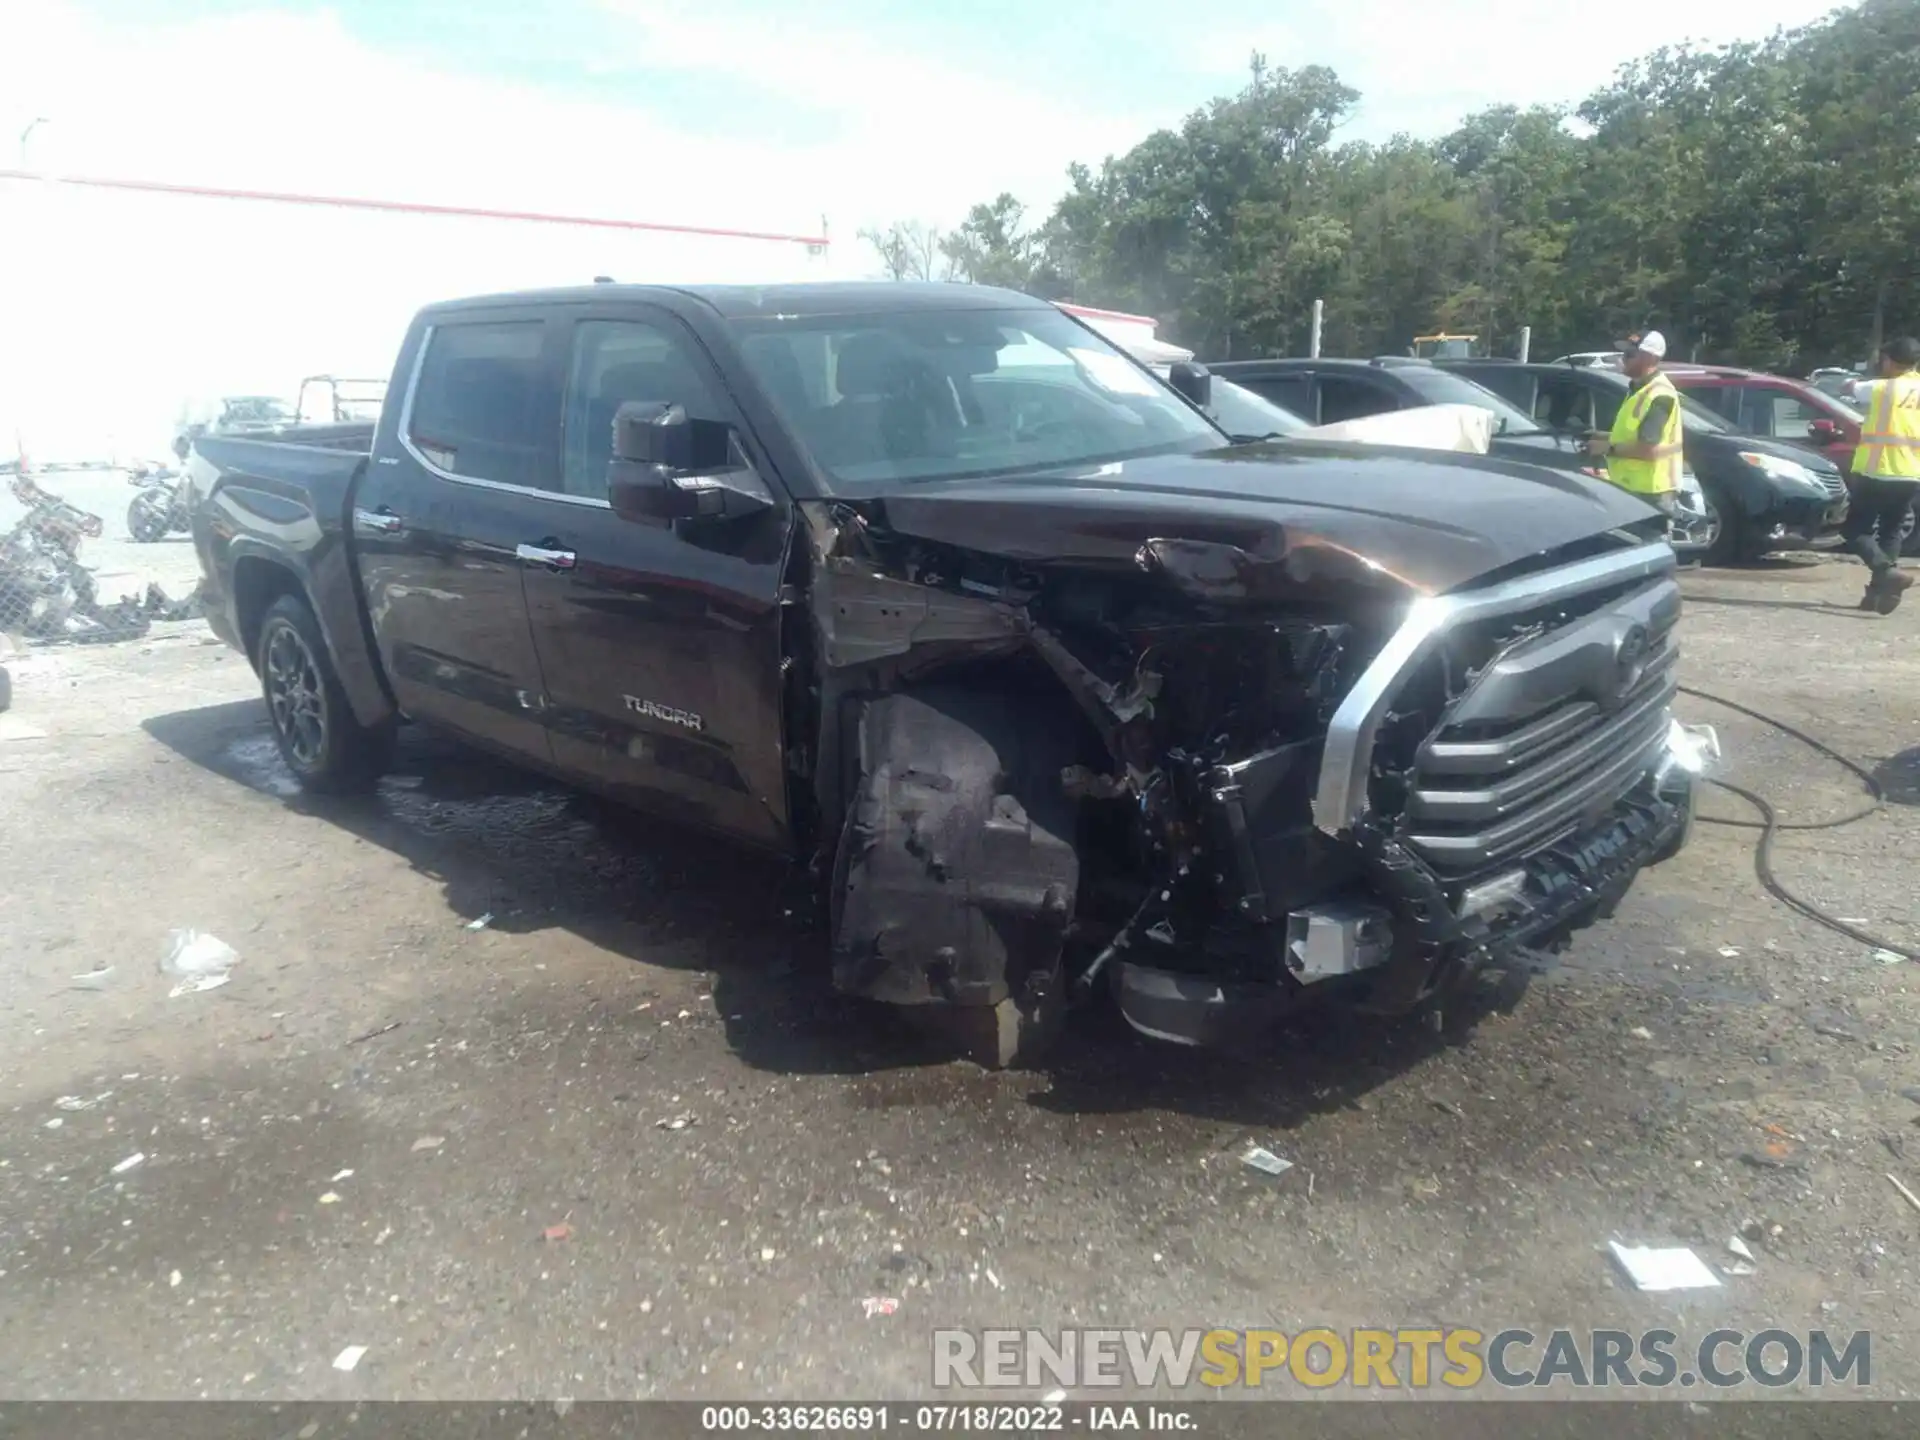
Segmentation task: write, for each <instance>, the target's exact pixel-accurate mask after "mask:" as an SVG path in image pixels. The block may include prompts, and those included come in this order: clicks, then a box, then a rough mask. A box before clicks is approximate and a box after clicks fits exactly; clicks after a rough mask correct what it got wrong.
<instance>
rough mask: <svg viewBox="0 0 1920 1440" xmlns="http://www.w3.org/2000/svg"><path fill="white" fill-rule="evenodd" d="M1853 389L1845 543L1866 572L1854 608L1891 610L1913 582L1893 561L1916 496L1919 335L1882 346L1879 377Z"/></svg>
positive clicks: (1919, 473)
mask: <svg viewBox="0 0 1920 1440" xmlns="http://www.w3.org/2000/svg"><path fill="white" fill-rule="evenodd" d="M1853 393H1854V404H1855V405H1857V406H1859V407H1860V408H1861V409H1862V410H1864V411H1865V412H1866V419H1865V420H1864V421H1863V422H1862V423H1861V426H1860V444H1859V446H1858V448H1856V449H1855V450H1854V452H1853V464H1852V467H1851V468H1852V471H1853V501H1852V504H1851V505H1850V506H1849V508H1848V510H1847V523H1846V528H1845V531H1844V534H1845V537H1846V546H1847V549H1849V550H1851V551H1852V552H1853V553H1854V554H1855V555H1858V556H1859V557H1860V558H1861V559H1862V560H1864V561H1866V563H1867V568H1868V569H1869V570H1871V571H1872V572H1873V576H1872V578H1871V579H1870V580H1868V581H1867V593H1866V594H1864V595H1862V596H1861V597H1860V608H1861V609H1862V610H1877V611H1879V612H1880V613H1881V614H1882V615H1891V614H1892V613H1893V611H1894V609H1895V608H1896V607H1897V606H1898V605H1899V604H1900V597H1901V596H1902V595H1904V594H1906V592H1907V590H1908V588H1909V587H1910V586H1911V585H1912V584H1913V577H1912V576H1911V575H1906V574H1902V573H1901V571H1900V569H1899V563H1900V532H1901V530H1902V529H1903V528H1904V527H1905V525H1906V520H1907V516H1908V515H1909V514H1910V513H1912V511H1913V506H1914V501H1915V500H1916V499H1920V340H1915V339H1913V338H1912V337H1907V338H1905V339H1900V340H1895V341H1893V342H1892V343H1891V344H1888V345H1886V346H1884V347H1882V349H1881V351H1880V378H1879V379H1878V380H1870V381H1867V382H1866V383H1865V384H1862V385H1856V386H1855V387H1854V392H1853Z"/></svg>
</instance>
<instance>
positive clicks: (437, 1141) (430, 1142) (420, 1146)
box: [410, 1135, 447, 1155]
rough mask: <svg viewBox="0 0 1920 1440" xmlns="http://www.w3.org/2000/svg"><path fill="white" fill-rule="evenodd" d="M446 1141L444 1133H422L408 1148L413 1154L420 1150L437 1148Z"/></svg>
mask: <svg viewBox="0 0 1920 1440" xmlns="http://www.w3.org/2000/svg"><path fill="white" fill-rule="evenodd" d="M446 1143H447V1137H446V1136H444V1135H422V1136H421V1137H420V1138H419V1139H418V1140H416V1141H414V1142H413V1144H412V1146H411V1147H410V1148H411V1149H412V1151H413V1153H414V1154H416V1155H418V1154H419V1153H420V1152H421V1151H422V1150H438V1149H439V1148H440V1147H441V1146H442V1145H444V1144H446Z"/></svg>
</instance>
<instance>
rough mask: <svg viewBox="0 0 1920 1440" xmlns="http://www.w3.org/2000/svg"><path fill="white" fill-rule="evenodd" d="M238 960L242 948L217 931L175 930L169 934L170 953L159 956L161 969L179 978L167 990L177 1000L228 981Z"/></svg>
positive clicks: (164, 973)
mask: <svg viewBox="0 0 1920 1440" xmlns="http://www.w3.org/2000/svg"><path fill="white" fill-rule="evenodd" d="M239 963H240V952H239V951H238V950H235V949H234V948H233V947H232V946H231V945H229V944H227V942H226V941H224V940H222V939H220V938H219V937H218V936H217V935H206V934H202V933H201V932H200V931H198V930H173V931H169V932H168V934H167V953H166V954H164V955H162V956H161V957H160V973H161V974H163V975H171V976H173V977H174V979H175V980H177V981H178V982H179V983H178V984H176V985H175V986H174V987H173V989H171V990H169V991H168V992H167V997H168V998H169V999H173V1000H177V999H179V998H180V997H181V996H182V995H197V994H198V993H200V992H201V991H202V990H213V989H216V988H217V987H219V986H221V985H224V984H226V983H227V981H228V980H230V979H232V978H233V975H232V971H233V967H234V966H235V965H237V964H239Z"/></svg>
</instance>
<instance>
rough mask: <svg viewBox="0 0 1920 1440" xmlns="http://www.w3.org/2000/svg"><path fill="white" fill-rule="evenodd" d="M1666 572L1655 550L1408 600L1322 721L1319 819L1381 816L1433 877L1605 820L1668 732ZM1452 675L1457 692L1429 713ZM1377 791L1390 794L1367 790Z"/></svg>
mask: <svg viewBox="0 0 1920 1440" xmlns="http://www.w3.org/2000/svg"><path fill="white" fill-rule="evenodd" d="M1674 568H1675V560H1674V555H1673V550H1672V548H1671V547H1670V546H1668V545H1667V544H1665V543H1664V542H1658V543H1654V544H1646V545H1639V546H1635V547H1633V548H1631V549H1626V550H1618V551H1613V552H1610V553H1607V554H1603V555H1597V556H1593V557H1591V558H1588V559H1585V560H1579V561H1575V562H1573V563H1570V564H1566V565H1561V566H1558V567H1555V568H1553V569H1548V570H1541V571H1536V572H1534V573H1531V574H1527V575H1521V576H1518V577H1516V578H1514V579H1511V580H1507V581H1504V582H1501V583H1499V584H1497V585H1492V586H1488V587H1485V588H1483V589H1481V590H1477V591H1464V592H1459V593H1456V594H1452V595H1441V596H1432V597H1429V598H1426V599H1423V600H1419V601H1416V602H1415V603H1414V605H1413V607H1412V609H1411V610H1410V611H1409V613H1408V616H1407V618H1406V620H1405V621H1404V622H1403V623H1402V624H1401V626H1400V628H1399V630H1398V631H1396V632H1395V634H1394V635H1393V636H1392V637H1391V638H1390V639H1389V640H1388V642H1387V644H1386V645H1385V646H1384V647H1383V648H1382V650H1381V651H1380V653H1379V654H1378V655H1377V656H1376V657H1375V658H1374V659H1373V661H1372V662H1371V663H1370V664H1369V665H1368V667H1367V669H1366V671H1365V672H1364V673H1363V674H1362V675H1361V677H1360V679H1359V681H1358V682H1357V683H1356V684H1355V685H1354V687H1353V689H1352V690H1351V691H1350V692H1349V693H1348V695H1347V697H1346V698H1345V699H1344V700H1343V701H1342V702H1341V704H1340V708H1339V710H1338V712H1336V714H1335V715H1334V719H1333V723H1332V725H1331V726H1330V727H1329V729H1328V733H1327V741H1326V746H1325V749H1324V751H1323V754H1322V759H1321V768H1320V777H1319V784H1318V787H1317V789H1316V791H1315V795H1314V823H1315V825H1316V826H1317V827H1319V829H1320V830H1322V831H1323V832H1324V833H1326V834H1329V835H1341V834H1345V833H1348V832H1350V831H1351V830H1353V829H1354V828H1355V827H1356V826H1358V825H1360V824H1361V823H1362V822H1363V821H1367V820H1369V819H1370V818H1371V819H1373V820H1374V821H1376V822H1381V821H1390V822H1391V823H1392V824H1393V826H1394V828H1395V829H1396V830H1397V831H1398V833H1399V834H1400V836H1401V838H1402V839H1403V840H1404V841H1405V842H1406V844H1407V845H1408V847H1409V848H1410V849H1413V850H1414V851H1415V852H1416V853H1418V854H1419V855H1420V856H1421V857H1422V858H1423V859H1424V860H1425V861H1426V862H1427V863H1428V864H1429V865H1431V866H1432V867H1433V868H1434V869H1435V870H1437V871H1442V872H1444V873H1445V874H1447V875H1449V876H1452V877H1468V876H1471V875H1473V874H1474V873H1476V872H1477V871H1480V870H1482V869H1486V868H1489V867H1491V866H1494V865H1498V864H1501V863H1503V862H1505V861H1507V860H1510V859H1513V858H1515V857H1518V856H1523V855H1526V854H1530V853H1532V852H1533V851H1535V850H1537V849H1539V848H1541V847H1543V846H1546V845H1550V844H1552V843H1553V842H1554V840H1556V839H1558V838H1560V837H1561V836H1564V835H1565V834H1566V833H1567V832H1568V831H1570V830H1572V829H1575V828H1578V827H1579V826H1580V825H1581V824H1582V823H1583V822H1584V821H1586V820H1587V819H1588V817H1592V816H1597V814H1598V813H1599V812H1601V811H1604V810H1605V809H1606V807H1607V806H1609V805H1611V804H1613V803H1614V802H1615V801H1617V800H1618V799H1619V797H1620V796H1621V795H1622V794H1624V793H1625V792H1626V791H1627V790H1629V789H1631V788H1632V786H1633V785H1635V784H1636V783H1638V782H1639V780H1640V778H1641V777H1642V776H1643V775H1644V774H1645V773H1646V771H1647V769H1648V768H1649V767H1650V766H1651V765H1653V764H1654V763H1656V761H1657V759H1658V755H1659V747H1660V744H1661V741H1662V739H1663V737H1664V736H1665V733H1666V724H1667V718H1668V709H1669V705H1670V701H1671V698H1672V694H1673V689H1674V684H1675V673H1674V665H1675V659H1676V655H1675V651H1674V647H1673V641H1672V635H1671V631H1672V629H1673V627H1674V624H1675V622H1676V621H1677V619H1678V617H1679V610H1680V593H1679V586H1678V585H1677V583H1676V582H1675V580H1674V576H1673V572H1674ZM1461 656H1468V657H1472V658H1471V659H1470V660H1469V662H1468V670H1469V672H1470V673H1468V674H1467V675H1466V676H1465V677H1464V685H1461V684H1460V683H1459V679H1460V674H1461V672H1460V671H1459V670H1458V668H1457V665H1456V662H1457V661H1458V660H1459V658H1460V657H1461ZM1448 675H1453V676H1455V677H1456V678H1455V682H1454V684H1453V686H1452V688H1453V689H1455V690H1458V693H1453V694H1451V698H1448V699H1445V702H1444V704H1435V703H1433V702H1432V700H1431V697H1432V696H1433V695H1435V694H1436V693H1441V692H1447V691H1448V685H1447V683H1446V677H1447V676H1448ZM1420 714H1426V715H1427V716H1428V718H1427V719H1426V720H1424V721H1420V722H1419V723H1418V724H1417V725H1416V727H1415V730H1414V732H1413V734H1412V735H1410V736H1408V735H1406V732H1405V728H1404V727H1405V725H1406V723H1407V721H1408V719H1409V718H1410V716H1418V715H1420ZM1389 722H1391V725H1390V724H1389ZM1389 736H1391V737H1392V738H1391V743H1388V737H1389ZM1382 744H1385V745H1386V746H1387V749H1388V750H1389V751H1391V752H1398V753H1383V754H1379V755H1376V753H1375V749H1376V746H1378V745H1382ZM1376 780H1384V781H1387V782H1390V783H1386V784H1385V788H1384V789H1382V790H1380V792H1379V794H1378V795H1376V793H1375V781H1376ZM1382 806H1388V807H1391V808H1390V810H1389V811H1388V812H1387V813H1382V811H1381V807H1382Z"/></svg>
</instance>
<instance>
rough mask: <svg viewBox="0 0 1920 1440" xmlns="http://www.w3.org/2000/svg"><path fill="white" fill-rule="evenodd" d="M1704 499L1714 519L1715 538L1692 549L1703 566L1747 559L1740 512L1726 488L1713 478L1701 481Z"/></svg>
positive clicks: (1711, 517) (1729, 563)
mask: <svg viewBox="0 0 1920 1440" xmlns="http://www.w3.org/2000/svg"><path fill="white" fill-rule="evenodd" d="M1700 498H1701V501H1702V502H1703V503H1704V504H1705V505H1706V507H1707V515H1708V518H1709V519H1710V520H1711V521H1712V522H1713V538H1712V539H1711V540H1709V541H1708V542H1707V544H1706V545H1704V546H1702V547H1701V548H1700V549H1699V550H1697V551H1694V552H1692V553H1693V554H1694V556H1695V557H1696V558H1697V559H1698V560H1699V561H1700V563H1701V564H1703V565H1731V564H1733V563H1734V562H1735V561H1737V560H1740V559H1743V558H1745V551H1744V547H1743V545H1742V541H1741V531H1742V529H1743V527H1742V525H1741V523H1740V512H1739V510H1738V509H1736V508H1735V506H1734V505H1733V503H1732V501H1731V499H1730V498H1729V497H1728V495H1727V493H1726V491H1724V490H1722V489H1721V488H1720V486H1719V485H1718V484H1716V483H1715V482H1713V481H1711V480H1702V481H1701V482H1700Z"/></svg>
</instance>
